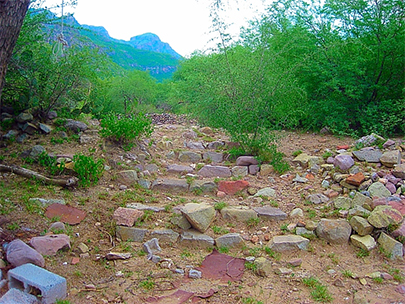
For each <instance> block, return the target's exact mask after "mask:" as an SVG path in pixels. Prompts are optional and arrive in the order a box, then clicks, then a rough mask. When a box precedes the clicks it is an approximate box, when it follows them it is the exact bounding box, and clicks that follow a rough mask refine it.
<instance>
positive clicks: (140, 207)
mask: <svg viewBox="0 0 405 304" xmlns="http://www.w3.org/2000/svg"><path fill="white" fill-rule="evenodd" d="M126 207H127V208H131V209H137V210H142V211H143V210H150V211H153V212H160V211H163V210H165V208H162V207H155V206H148V205H144V204H141V203H130V204H127V206H126Z"/></svg>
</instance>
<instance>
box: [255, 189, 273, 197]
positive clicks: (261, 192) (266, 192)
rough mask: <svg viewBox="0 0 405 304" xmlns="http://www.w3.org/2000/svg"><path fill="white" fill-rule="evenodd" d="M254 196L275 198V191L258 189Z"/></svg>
mask: <svg viewBox="0 0 405 304" xmlns="http://www.w3.org/2000/svg"><path fill="white" fill-rule="evenodd" d="M254 196H263V197H276V190H274V189H272V188H270V187H267V188H263V189H260V190H259V191H257V193H256V194H255V195H254Z"/></svg>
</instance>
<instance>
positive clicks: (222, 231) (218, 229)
mask: <svg viewBox="0 0 405 304" xmlns="http://www.w3.org/2000/svg"><path fill="white" fill-rule="evenodd" d="M212 231H213V232H214V233H215V234H227V233H229V230H228V229H224V228H222V227H218V226H213V227H212Z"/></svg>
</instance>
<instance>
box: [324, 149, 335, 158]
mask: <svg viewBox="0 0 405 304" xmlns="http://www.w3.org/2000/svg"><path fill="white" fill-rule="evenodd" d="M332 155H333V154H332V152H330V151H325V152H324V153H323V154H322V158H323V159H328V158H329V157H331V156H332Z"/></svg>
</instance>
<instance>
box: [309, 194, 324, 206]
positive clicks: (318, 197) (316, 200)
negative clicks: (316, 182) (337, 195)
mask: <svg viewBox="0 0 405 304" xmlns="http://www.w3.org/2000/svg"><path fill="white" fill-rule="evenodd" d="M306 199H307V200H308V201H310V202H311V203H313V204H316V205H318V204H322V203H326V202H328V201H329V198H328V197H327V196H325V195H323V194H322V193H316V194H311V195H308V196H307V197H306Z"/></svg>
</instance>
